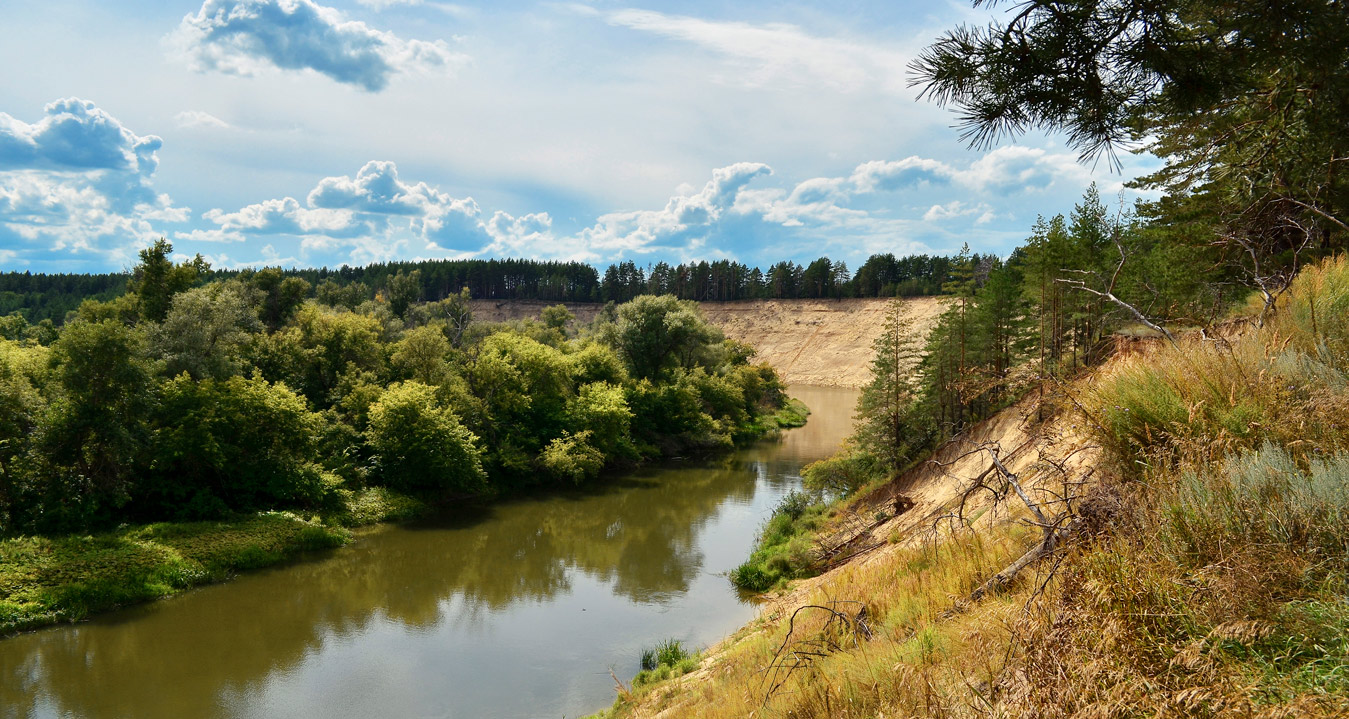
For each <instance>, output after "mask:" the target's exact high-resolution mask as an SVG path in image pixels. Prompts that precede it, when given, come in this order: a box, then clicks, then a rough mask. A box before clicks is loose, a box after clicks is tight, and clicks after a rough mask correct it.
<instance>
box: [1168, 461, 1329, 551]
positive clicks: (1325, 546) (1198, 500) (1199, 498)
mask: <svg viewBox="0 0 1349 719" xmlns="http://www.w3.org/2000/svg"><path fill="white" fill-rule="evenodd" d="M1165 517H1166V519H1167V520H1168V521H1167V530H1168V531H1167V532H1166V534H1165V536H1164V540H1165V543H1166V546H1168V547H1169V548H1170V551H1171V554H1172V555H1173V556H1174V558H1175V559H1176V560H1177V561H1179V562H1183V563H1185V564H1188V565H1190V566H1199V567H1202V566H1206V565H1208V564H1209V563H1211V562H1214V561H1219V560H1221V559H1222V558H1223V556H1224V550H1225V548H1230V547H1231V546H1232V545H1233V544H1234V543H1240V544H1243V545H1275V546H1280V547H1286V548H1288V549H1290V550H1292V551H1294V552H1299V553H1303V554H1307V555H1310V556H1312V557H1315V558H1316V559H1317V561H1319V562H1323V563H1326V565H1327V566H1326V568H1330V565H1339V566H1341V567H1346V566H1349V562H1347V561H1346V560H1347V559H1349V558H1347V557H1346V555H1345V551H1344V550H1345V547H1349V456H1346V455H1337V456H1335V457H1332V458H1330V459H1325V460H1313V461H1312V462H1311V463H1310V466H1309V468H1308V469H1307V470H1306V471H1304V470H1303V469H1301V468H1300V467H1299V466H1298V464H1297V462H1296V461H1294V459H1293V458H1292V456H1290V455H1289V454H1288V452H1286V451H1284V450H1283V449H1281V448H1279V447H1276V446H1274V445H1271V444H1268V443H1267V444H1265V445H1264V446H1263V447H1261V448H1260V450H1259V451H1254V452H1247V453H1245V454H1243V455H1241V456H1238V457H1233V458H1231V459H1229V460H1228V461H1227V462H1226V463H1225V464H1224V465H1223V467H1222V469H1220V470H1218V471H1216V472H1207V473H1198V472H1188V473H1186V474H1185V475H1183V476H1182V478H1181V480H1180V482H1179V483H1178V485H1177V486H1176V487H1175V489H1174V491H1173V496H1172V497H1171V498H1170V500H1169V502H1168V503H1167V504H1166V506H1165Z"/></svg>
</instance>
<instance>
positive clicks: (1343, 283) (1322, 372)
mask: <svg viewBox="0 0 1349 719" xmlns="http://www.w3.org/2000/svg"><path fill="white" fill-rule="evenodd" d="M1346 373H1349V260H1346V259H1345V258H1339V259H1335V260H1329V261H1326V262H1324V263H1322V264H1320V265H1316V266H1313V267H1308V268H1306V269H1304V270H1303V271H1302V273H1301V274H1299V275H1298V277H1297V278H1296V279H1295V280H1294V282H1293V284H1292V285H1291V286H1290V288H1289V291H1288V293H1287V294H1286V296H1285V297H1284V299H1283V306H1282V308H1281V309H1280V310H1279V311H1278V312H1276V313H1275V314H1274V315H1273V316H1272V317H1270V318H1268V320H1267V322H1266V323H1265V324H1264V326H1263V327H1262V328H1260V329H1258V330H1252V331H1250V332H1248V333H1246V334H1245V335H1243V336H1241V337H1238V338H1236V339H1235V340H1232V341H1230V342H1229V341H1226V340H1217V341H1214V340H1209V339H1204V338H1198V337H1193V338H1189V339H1186V340H1183V341H1182V342H1181V343H1180V344H1179V345H1177V346H1175V347H1164V348H1160V349H1159V350H1158V351H1157V352H1155V353H1153V354H1151V355H1142V356H1135V357H1131V358H1128V359H1125V360H1123V361H1121V362H1119V363H1118V365H1117V366H1116V367H1115V368H1114V369H1112V370H1111V371H1110V372H1109V373H1108V374H1107V375H1106V376H1105V377H1103V378H1102V379H1101V381H1100V382H1099V383H1098V384H1097V386H1096V387H1095V388H1094V389H1092V390H1091V391H1090V392H1089V393H1088V398H1087V402H1086V404H1087V406H1088V407H1089V409H1090V411H1091V414H1092V415H1093V417H1094V418H1095V420H1096V422H1097V424H1098V427H1099V429H1100V432H1099V435H1100V436H1099V438H1100V439H1101V440H1102V442H1103V443H1104V444H1105V445H1106V446H1107V448H1108V449H1110V450H1111V451H1112V454H1113V455H1114V456H1115V457H1116V458H1117V459H1118V460H1119V469H1120V470H1121V471H1123V472H1124V474H1126V475H1127V476H1131V477H1139V476H1141V475H1142V474H1143V472H1144V471H1145V470H1146V468H1148V467H1153V466H1156V467H1159V468H1174V467H1177V466H1180V465H1182V464H1185V463H1196V462H1216V461H1219V460H1221V459H1222V458H1223V457H1225V456H1227V455H1229V454H1232V453H1235V452H1240V451H1243V450H1251V449H1255V448H1257V447H1259V446H1261V445H1262V444H1264V443H1266V442H1271V443H1274V444H1276V445H1279V446H1282V447H1285V448H1287V449H1288V451H1289V452H1290V453H1292V454H1293V455H1294V457H1296V458H1297V459H1298V461H1299V462H1305V461H1306V460H1307V458H1308V457H1310V455H1309V454H1308V453H1309V452H1316V451H1319V452H1323V453H1325V452H1337V451H1344V450H1346V449H1349V392H1346V388H1349V375H1347V374H1346Z"/></svg>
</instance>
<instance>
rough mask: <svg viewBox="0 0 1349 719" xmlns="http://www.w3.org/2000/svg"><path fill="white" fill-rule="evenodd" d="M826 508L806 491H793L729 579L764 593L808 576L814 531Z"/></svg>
mask: <svg viewBox="0 0 1349 719" xmlns="http://www.w3.org/2000/svg"><path fill="white" fill-rule="evenodd" d="M823 514H824V505H823V504H821V503H819V502H817V501H816V498H815V497H813V496H811V495H809V494H806V493H804V492H791V493H790V494H788V495H787V496H785V497H783V498H782V500H781V501H780V502H778V505H777V506H776V507H775V508H774V509H773V514H772V515H771V516H769V518H768V521H767V522H765V523H764V526H763V528H762V529H760V530H759V538H758V540H757V541H756V542H755V547H756V548H755V550H754V553H753V554H752V555H750V558H749V560H748V561H746V562H745V563H744V564H741V565H740V566H738V567H736V568H735V569H733V570H731V574H730V580H731V583H732V584H734V585H735V586H736V588H738V589H740V590H741V591H745V592H756V593H757V592H764V591H767V590H769V589H772V588H773V587H774V586H777V584H778V583H779V582H782V581H784V580H787V579H795V578H798V577H802V576H806V574H807V573H808V572H809V571H810V568H811V566H812V565H813V564H814V562H815V546H814V541H813V540H812V539H811V536H810V534H811V532H813V531H814V530H816V529H819V527H820V523H821V521H822V517H823Z"/></svg>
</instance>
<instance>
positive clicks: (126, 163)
mask: <svg viewBox="0 0 1349 719" xmlns="http://www.w3.org/2000/svg"><path fill="white" fill-rule="evenodd" d="M43 112H44V117H43V118H42V119H41V120H39V121H37V122H35V123H33V124H31V125H30V124H28V123H25V122H24V121H22V120H18V119H16V118H14V117H11V116H9V115H7V114H5V113H3V112H0V170H6V169H18V168H23V169H45V170H117V171H122V172H134V173H137V174H140V175H145V176H148V175H150V174H152V173H154V171H155V169H156V168H157V167H158V166H159V159H158V158H157V157H156V156H155V152H156V151H157V150H159V148H160V147H161V146H162V145H163V144H164V142H163V140H161V139H160V138H158V137H156V136H155V135H146V136H144V137H141V136H138V135H136V133H134V132H132V131H130V130H128V129H127V128H125V127H123V126H122V123H120V122H118V121H117V119H116V118H114V117H113V116H112V115H109V114H108V113H107V112H104V111H103V110H101V109H99V108H98V107H97V106H95V105H94V103H92V102H89V101H88V100H81V99H79V98H75V97H68V98H65V99H62V100H57V101H56V102H52V103H48V104H47V106H46V107H44V108H43Z"/></svg>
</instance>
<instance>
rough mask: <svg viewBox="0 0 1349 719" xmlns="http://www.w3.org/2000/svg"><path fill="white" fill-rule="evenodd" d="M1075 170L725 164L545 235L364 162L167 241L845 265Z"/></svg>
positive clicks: (1003, 161) (371, 252)
mask: <svg viewBox="0 0 1349 719" xmlns="http://www.w3.org/2000/svg"><path fill="white" fill-rule="evenodd" d="M1074 168H1075V166H1074ZM1075 171H1076V170H1075V169H1065V168H1063V167H1060V166H1059V164H1058V160H1057V156H1055V155H1053V154H1052V153H1048V152H1046V151H1043V150H1034V151H1029V152H1014V153H1013V152H1006V151H994V152H992V153H989V154H988V155H985V156H983V157H980V158H978V159H976V160H974V161H972V162H970V163H969V164H967V165H965V166H964V167H956V166H953V165H950V164H947V163H944V162H941V161H938V160H934V159H929V158H923V157H918V156H912V157H907V158H904V159H901V160H877V161H872V162H865V163H861V164H859V165H857V166H856V167H854V168H853V169H852V170H851V171H850V172H845V173H843V174H841V175H839V176H836V177H815V178H810V179H806V180H803V181H801V182H798V183H796V184H794V185H791V186H789V187H773V186H771V185H769V186H764V187H758V186H755V185H756V182H758V183H765V182H767V181H766V180H765V179H764V178H768V177H771V176H772V175H773V170H772V168H770V167H769V166H768V165H766V164H763V163H756V162H739V163H734V164H731V165H727V166H725V167H721V168H717V169H715V170H713V171H712V173H711V178H710V179H709V180H707V181H706V182H705V183H704V184H702V186H701V187H699V186H696V185H689V184H681V185H680V186H679V188H678V189H677V190H676V191H675V193H674V194H673V195H672V196H670V197H669V198H668V200H666V202H665V203H664V205H663V206H658V209H635V210H623V211H617V212H609V213H606V214H603V215H601V216H599V217H598V218H597V219H596V220H595V221H594V222H593V223H591V224H590V225H589V226H582V228H581V229H580V230H579V231H575V232H558V231H556V230H555V228H554V221H553V218H552V217H551V216H550V215H549V214H548V213H546V212H534V213H527V214H523V215H514V214H511V213H509V212H505V211H501V210H496V211H493V210H491V209H490V208H489V209H484V208H482V207H481V206H479V204H478V202H477V201H475V200H474V199H473V198H472V197H452V196H450V195H448V194H446V193H444V192H442V191H440V190H439V189H437V188H435V187H433V186H431V185H428V184H427V183H425V182H412V181H408V180H405V179H403V178H402V177H401V176H400V175H399V172H398V168H397V166H396V165H395V164H394V163H393V162H387V161H372V162H367V163H366V164H365V165H364V166H363V167H361V168H360V170H359V171H357V172H356V173H355V174H354V175H342V176H335V177H325V178H322V179H320V180H318V182H317V183H316V184H315V185H314V187H313V188H312V189H311V190H310V191H309V192H308V193H307V194H305V195H304V197H305V199H304V200H303V201H301V200H296V199H294V198H293V197H284V198H281V199H274V200H267V201H264V202H259V203H256V204H252V205H248V206H245V207H242V208H240V209H239V210H237V211H234V212H225V211H223V210H218V209H217V210H211V211H209V212H207V213H205V214H204V215H203V217H204V218H205V219H206V220H208V221H210V222H212V223H214V224H215V225H216V228H214V229H212V230H207V231H200V234H198V233H196V232H191V233H186V234H182V235H180V236H181V237H183V238H184V239H201V240H202V241H212V242H230V241H237V240H238V239H239V238H240V237H245V238H246V237H262V236H277V235H279V236H293V237H297V238H299V239H300V246H301V248H303V249H304V250H305V251H307V252H314V251H325V252H331V251H335V250H342V249H345V250H347V251H348V252H349V257H350V258H351V260H353V261H356V262H370V261H376V260H387V259H392V258H394V257H408V256H437V257H456V258H462V257H483V256H493V257H501V256H510V257H535V258H547V259H570V260H580V261H585V262H601V261H603V262H607V261H613V260H616V259H619V258H621V257H624V256H630V255H651V254H654V253H663V254H665V255H669V256H675V257H681V258H685V259H687V258H690V257H699V256H706V254H707V252H709V251H710V250H708V248H710V247H721V246H728V243H729V244H735V243H737V242H739V241H740V240H741V238H743V237H755V238H757V239H760V240H763V241H765V242H771V243H773V245H774V246H776V247H777V248H779V249H780V250H783V251H791V252H797V253H806V254H809V253H813V252H824V251H826V249H827V250H828V251H830V252H833V253H837V254H841V255H843V256H847V257H849V261H852V259H853V258H854V257H857V258H860V257H864V256H865V254H869V253H871V252H876V251H898V250H899V249H902V248H910V249H914V251H928V249H927V248H928V245H927V244H925V243H924V241H923V240H924V239H925V238H927V239H936V240H938V241H939V242H945V241H950V239H951V237H952V235H951V234H950V231H948V230H947V229H946V227H948V226H950V225H951V224H952V223H954V222H955V221H958V220H961V219H963V220H964V222H965V227H964V228H962V231H963V232H966V233H968V231H969V229H968V228H969V227H970V225H974V226H979V225H984V224H987V223H990V222H993V221H994V220H996V219H998V218H1000V217H1007V216H1009V213H1007V205H1006V203H1007V202H1009V201H1015V200H1012V199H1010V198H1014V197H1016V196H1017V195H1018V194H1019V193H1020V192H1022V191H1024V190H1037V189H1042V188H1045V187H1048V186H1051V185H1053V184H1054V183H1056V182H1059V181H1061V180H1063V178H1065V177H1073V176H1074V175H1073V173H1074V172H1075ZM971 190H979V191H981V192H983V193H984V197H982V198H980V199H979V200H978V201H973V200H970V199H968V198H966V197H963V198H961V199H946V198H942V199H944V200H945V201H941V200H939V201H938V202H937V203H936V204H933V203H932V201H931V198H932V196H933V195H934V194H937V195H940V194H941V193H944V192H947V191H951V192H959V193H961V194H965V195H968V194H969V193H970V191H971ZM899 198H905V199H906V200H907V201H900V199H899ZM917 198H922V201H921V204H918V200H917ZM1000 203H1001V204H1000ZM1000 213H1002V214H1000ZM915 248H916V249H915Z"/></svg>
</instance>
